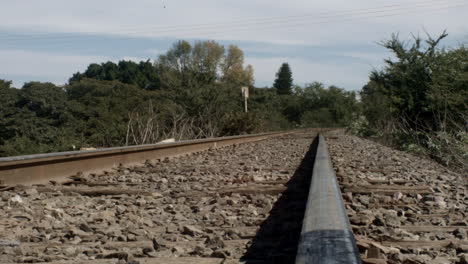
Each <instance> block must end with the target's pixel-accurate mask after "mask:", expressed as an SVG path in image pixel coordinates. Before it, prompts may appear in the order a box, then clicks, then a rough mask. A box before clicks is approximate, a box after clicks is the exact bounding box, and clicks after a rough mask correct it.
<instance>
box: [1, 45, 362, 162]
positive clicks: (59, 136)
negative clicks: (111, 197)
mask: <svg viewBox="0 0 468 264" xmlns="http://www.w3.org/2000/svg"><path fill="white" fill-rule="evenodd" d="M241 86H247V87H249V89H250V98H249V112H248V113H245V112H244V108H243V99H242V95H241V90H240V87H241ZM0 105H1V107H0V156H13V155H23V154H33V153H46V152H56V151H68V150H75V149H79V148H82V147H98V148H99V147H112V146H122V145H135V144H148V143H155V142H158V141H160V140H162V139H166V138H176V140H183V139H196V138H205V137H215V136H226V135H236V134H243V133H254V132H264V131H272V130H281V129H290V128H298V127H332V126H347V125H350V124H351V122H352V120H354V119H356V117H357V114H358V110H359V104H358V101H357V99H356V94H355V92H352V91H346V90H345V89H342V88H339V87H336V86H329V87H325V86H324V85H323V84H322V83H318V82H312V83H310V84H308V85H305V86H303V87H300V86H297V85H294V84H293V78H292V71H291V68H290V67H289V65H288V64H287V63H284V64H282V65H281V66H280V68H279V70H278V73H277V74H276V79H275V82H274V85H273V87H264V88H259V87H255V86H254V78H253V67H252V66H251V65H245V63H244V54H243V51H242V50H241V49H240V48H238V47H237V46H235V45H230V46H228V47H224V46H223V45H220V44H219V43H217V42H215V41H200V42H195V43H189V42H187V41H177V42H176V43H174V44H173V46H172V47H171V48H170V49H169V50H168V51H167V52H166V53H164V54H162V55H160V56H159V57H158V58H157V59H156V60H155V61H154V62H151V61H150V60H148V61H141V62H133V61H124V60H122V61H119V62H118V63H114V62H106V63H101V64H96V63H93V64H90V65H89V66H88V68H87V69H86V70H85V71H84V72H83V73H80V72H77V73H75V74H74V75H73V76H72V77H70V79H69V82H68V83H67V84H66V85H64V86H57V85H55V84H52V83H47V82H28V83H25V84H24V85H23V87H21V88H20V89H18V88H14V87H12V83H11V81H7V80H0Z"/></svg>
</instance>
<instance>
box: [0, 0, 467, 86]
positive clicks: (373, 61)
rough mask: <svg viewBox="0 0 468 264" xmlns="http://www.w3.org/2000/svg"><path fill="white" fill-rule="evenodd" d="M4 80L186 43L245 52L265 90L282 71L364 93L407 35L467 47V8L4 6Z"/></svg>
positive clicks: (398, 2)
mask: <svg viewBox="0 0 468 264" xmlns="http://www.w3.org/2000/svg"><path fill="white" fill-rule="evenodd" d="M0 9H1V10H2V11H4V12H2V16H1V17H0V79H7V80H12V81H13V82H14V84H15V86H17V87H20V86H21V85H22V84H23V82H27V81H33V80H37V81H50V82H54V83H57V84H64V83H66V81H67V79H68V78H69V77H70V76H71V75H72V74H73V73H75V72H77V71H83V70H84V69H86V66H87V65H88V64H89V63H93V62H98V63H99V62H105V61H108V60H111V61H118V60H121V59H130V60H136V61H138V60H147V59H150V60H154V59H156V58H157V56H158V55H159V54H162V53H164V52H165V51H166V50H167V49H168V48H170V47H171V45H172V43H173V42H175V41H176V40H179V39H186V40H191V41H196V40H206V39H213V40H216V41H218V42H220V43H222V44H225V45H226V46H227V45H229V44H235V45H238V46H239V47H240V48H241V49H242V50H243V51H244V53H245V57H246V58H245V61H246V63H249V64H252V65H253V66H254V70H255V81H256V85H257V86H265V85H271V84H272V82H273V80H274V78H275V72H276V71H277V69H278V68H279V66H280V64H281V63H282V62H285V61H287V62H289V63H290V65H291V68H292V71H293V78H294V80H295V83H297V84H304V83H308V82H312V81H321V82H324V83H326V84H335V85H338V86H341V87H343V88H346V89H349V90H351V89H352V90H356V89H360V88H361V87H362V85H364V84H365V82H366V80H367V77H368V74H369V72H370V71H371V70H372V69H374V68H380V67H382V62H383V59H384V58H387V57H389V56H390V54H389V53H388V52H387V51H386V50H385V49H384V48H382V47H380V46H379V45H378V44H377V43H378V42H379V41H381V40H382V39H386V38H389V37H390V35H391V34H392V33H396V32H398V33H399V35H400V37H401V38H402V39H410V38H411V33H414V34H420V35H422V36H423V35H425V31H427V32H428V33H430V34H432V35H437V34H439V33H441V32H442V31H443V30H444V29H447V31H448V33H449V37H448V38H447V39H446V40H445V41H444V42H443V44H444V45H447V46H456V45H458V44H459V43H466V41H467V40H468V25H467V24H466V23H464V22H466V14H468V0H443V1H441V0H432V1H431V0H426V1H420V0H392V1H389V0H358V1H344V0H328V1H310V0H289V1H281V2H280V1H271V0H269V1H266V0H248V1H247V0H245V1H244V0H238V1H227V0H198V1H184V0H157V1H156V0H135V1H127V0H113V1H110V0H100V1H95V0H93V1H91V0H82V1H74V2H71V1H63V0H41V1H35V0H22V1H17V0H5V1H2V2H1V3H0Z"/></svg>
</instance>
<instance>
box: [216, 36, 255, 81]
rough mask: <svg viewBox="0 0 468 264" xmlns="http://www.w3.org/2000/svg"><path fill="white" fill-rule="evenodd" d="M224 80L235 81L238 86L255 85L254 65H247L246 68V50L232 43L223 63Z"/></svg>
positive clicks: (222, 78)
mask: <svg viewBox="0 0 468 264" xmlns="http://www.w3.org/2000/svg"><path fill="white" fill-rule="evenodd" d="M221 70H222V73H223V76H222V77H221V80H222V81H223V82H230V83H235V84H236V85H238V86H242V85H245V86H252V85H253V81H254V80H253V67H252V65H250V64H249V65H247V66H246V67H245V68H244V52H242V50H241V49H240V48H239V47H237V46H236V45H230V46H229V49H228V52H227V54H226V56H225V58H224V61H223V63H222V64H221Z"/></svg>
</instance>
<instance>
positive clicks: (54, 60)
mask: <svg viewBox="0 0 468 264" xmlns="http://www.w3.org/2000/svg"><path fill="white" fill-rule="evenodd" d="M105 60H107V58H104V57H99V56H77V55H66V54H54V53H42V52H32V51H25V50H0V61H1V62H2V63H1V64H0V72H1V73H2V74H5V75H27V76H31V77H43V76H48V77H50V78H51V79H52V80H54V81H62V82H65V81H66V78H68V77H71V75H72V74H73V73H75V72H77V71H78V70H83V69H86V66H87V65H88V64H89V63H92V62H102V61H105Z"/></svg>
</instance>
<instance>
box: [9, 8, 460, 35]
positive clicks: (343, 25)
mask: <svg viewBox="0 0 468 264" xmlns="http://www.w3.org/2000/svg"><path fill="white" fill-rule="evenodd" d="M459 4H466V1H464V0H442V1H440V0H439V1H435V0H428V1H424V2H422V1H420V0H412V1H408V0H395V1H392V2H391V3H389V2H388V1H385V0H361V1H344V0H328V1H307V0H290V1H274V2H272V1H271V0H269V1H267V0H239V1H236V2H235V4H234V3H233V2H232V1H230V0H200V1H188V0H185V1H164V0H162V1H153V0H140V1H137V2H135V1H127V0H112V1H110V0H107V1H106V0H101V1H95V0H82V1H75V2H73V1H71V2H70V1H63V0H41V1H31V0H30V1H7V2H6V1H3V2H2V3H0V8H1V9H2V10H8V12H4V13H3V14H2V16H1V17H0V25H3V27H8V28H12V29H14V30H40V31H47V32H88V33H90V32H91V33H97V34H117V35H123V36H127V37H136V36H146V37H173V38H201V39H207V38H208V39H218V40H241V41H264V42H268V43H280V44H324V43H325V44H326V43H334V42H339V41H349V42H361V43H362V42H366V41H367V42H368V41H375V40H379V39H382V38H383V37H387V36H388V35H389V34H390V33H392V32H395V31H402V33H405V34H406V33H409V32H415V31H420V30H421V29H422V28H423V27H425V28H427V29H429V31H431V32H432V31H435V32H439V31H441V30H442V29H445V28H447V29H449V30H450V31H451V33H452V34H456V35H458V34H463V33H466V31H467V29H468V27H467V26H466V25H464V24H463V22H462V21H464V20H465V16H466V11H467V10H468V6H467V5H465V6H460V7H458V8H452V9H446V8H447V7H455V6H457V5H459ZM164 6H165V8H164ZM394 14H400V15H398V16H393V15H394Z"/></svg>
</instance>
